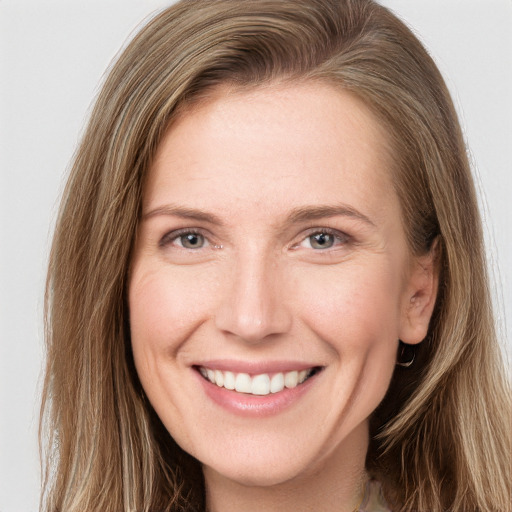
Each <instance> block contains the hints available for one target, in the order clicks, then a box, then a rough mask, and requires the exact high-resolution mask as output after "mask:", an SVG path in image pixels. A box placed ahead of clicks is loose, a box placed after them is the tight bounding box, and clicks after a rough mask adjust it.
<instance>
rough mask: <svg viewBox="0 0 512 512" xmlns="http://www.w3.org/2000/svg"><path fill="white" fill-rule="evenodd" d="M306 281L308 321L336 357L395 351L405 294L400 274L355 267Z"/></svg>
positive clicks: (303, 287)
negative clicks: (331, 348)
mask: <svg viewBox="0 0 512 512" xmlns="http://www.w3.org/2000/svg"><path fill="white" fill-rule="evenodd" d="M397 270H398V269H397ZM305 276H306V277H303V278H301V283H300V286H299V287H298V288H299V289H298V293H297V297H301V298H302V299H301V300H302V301H303V304H302V307H303V311H304V318H305V319H306V322H307V323H308V324H309V325H310V327H311V328H313V329H314V330H315V331H316V333H317V334H318V335H319V336H320V337H321V338H322V339H324V340H327V341H328V342H329V343H330V344H331V345H332V346H333V347H334V348H335V349H336V350H337V351H342V352H352V351H356V352H359V353H362V352H364V350H365V349H366V350H369V349H371V348H372V347H375V348H380V349H382V348H384V347H388V349H390V347H395V346H396V342H397V339H398V332H399V327H400V318H401V304H402V288H403V282H402V279H401V277H400V272H399V271H395V269H394V268H389V266H387V265H373V266H372V265H370V264H368V265H364V264H358V265H356V264H354V265H346V266H345V267H343V266H340V267H339V268H335V269H332V270H331V271H330V272H323V273H320V272H318V273H309V274H305Z"/></svg>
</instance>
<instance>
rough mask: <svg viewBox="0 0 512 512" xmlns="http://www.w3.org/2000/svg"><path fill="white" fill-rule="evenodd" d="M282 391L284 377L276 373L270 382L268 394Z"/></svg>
mask: <svg viewBox="0 0 512 512" xmlns="http://www.w3.org/2000/svg"><path fill="white" fill-rule="evenodd" d="M283 389H284V375H283V374H282V373H276V374H275V375H274V376H273V377H272V379H271V380H270V392H271V393H278V392H279V391H283Z"/></svg>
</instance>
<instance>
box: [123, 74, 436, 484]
mask: <svg viewBox="0 0 512 512" xmlns="http://www.w3.org/2000/svg"><path fill="white" fill-rule="evenodd" d="M390 167H391V158H390V155H389V154H388V146H387V144H386V138H385V136H384V134H383V130H382V129H381V128H380V126H379V124H378V123H377V121H376V120H375V118H374V117H373V116H372V114H371V113H370V112H369V111H368V110H367V109H366V108H365V107H364V105H363V104H362V103H360V102H359V101H358V100H357V99H355V98H354V97H352V96H350V95H349V94H348V93H344V92H340V91H338V90H337V89H334V88H332V87H330V86H328V85H321V84H302V85H294V86H286V87H285V86H277V85H275V86H268V87H265V88H263V87H261V88H257V89H254V90H251V91H249V92H248V91H245V92H242V91H228V89H223V90H220V91H218V94H216V95H215V97H212V98H211V99H210V100H209V101H208V102H206V103H203V104H201V105H199V106H196V107H194V108H192V109H190V110H189V111H186V112H185V113H184V114H183V115H181V117H180V118H179V119H178V120H177V121H176V122H175V123H174V124H173V125H172V127H171V128H170V129H169V131H168V132H167V134H166V135H165V137H164V138H163V140H162V142H161V145H160V147H159V149H158V152H157V155H156V158H155V160H154V163H153V165H152V167H151V169H150V172H149V178H148V182H147V184H146V188H145V193H144V200H143V217H142V221H141V223H140V227H139V231H138V237H137V242H136V247H135V251H134V256H133V261H132V266H131V274H130V284H129V308H130V326H131V339H132V346H133V355H134V359H135V364H136V368H137V372H138V375H139V377H140V380H141V382H142V385H143V387H144V390H145V392H146V393H147V396H148V398H149V400H150V401H151V404H152V405H153V407H154V409H155V410H156V412H157V414H158V415H159V417H160V418H161V420H162V422H163V423H164V425H165V426H166V428H167V429H168V430H169V432H170V433H171V435H172V436H173V438H174V439H175V440H176V441H177V442H178V444H179V445H180V446H181V447H182V448H183V449H184V450H185V451H187V452H189V453H190V454H192V455H193V456H194V457H196V458H197V459H198V460H199V461H200V462H201V463H202V464H203V467H204V470H205V473H206V474H207V475H208V474H215V475H218V476H219V475H220V476H221V477H223V478H228V479H232V480H235V481H237V482H241V483H245V484H255V485H271V484H276V483H279V482H284V481H288V480H290V479H293V478H299V477H300V476H304V475H307V474H308V473H312V472H316V471H319V470H321V468H322V467H323V466H325V465H328V464H330V463H332V462H333V461H336V460H338V458H343V457H345V458H346V457H356V456H357V457H359V458H361V457H362V458H363V460H364V453H365V451H366V448H367V424H368V417H369V415H370V414H371V413H372V411H373V410H374V409H375V408H376V407H377V405H378V404H379V402H380V401H381V400H382V398H383V397H384V394H385V393H386V390H387V388H388V385H389V382H390V379H391V375H392V373H393V370H394V367H395V360H396V350H397V343H398V339H399V338H400V339H402V340H404V341H405V342H409V343H416V342H419V341H421V339H423V337H424V335H425V333H426V328H427V325H428V318H429V316H430V309H431V308H430V306H429V307H427V306H425V307H424V304H425V303H426V302H427V298H428V297H427V295H428V293H427V292H428V289H429V286H430V287H431V288H432V279H431V278H430V273H429V272H428V267H427V266H426V265H427V264H426V263H425V262H420V261H418V260H417V259H414V258H412V257H411V256H410V255H409V252H408V248H407V244H406V238H405V234H404V229H403V226H402V222H401V215H400V205H399V201H398V198H397V195H396V193H395V191H394V189H393V186H392V181H391V176H390ZM431 302H432V301H431ZM233 387H235V389H233Z"/></svg>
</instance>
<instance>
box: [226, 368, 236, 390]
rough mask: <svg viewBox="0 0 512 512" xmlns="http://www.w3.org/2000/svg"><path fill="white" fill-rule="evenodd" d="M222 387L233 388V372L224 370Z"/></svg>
mask: <svg viewBox="0 0 512 512" xmlns="http://www.w3.org/2000/svg"><path fill="white" fill-rule="evenodd" d="M224 387H225V388H226V389H235V374H234V373H233V372H224Z"/></svg>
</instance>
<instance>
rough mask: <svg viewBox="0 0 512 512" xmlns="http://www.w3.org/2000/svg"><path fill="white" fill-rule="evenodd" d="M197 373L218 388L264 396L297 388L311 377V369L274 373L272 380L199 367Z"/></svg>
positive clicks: (265, 377)
mask: <svg viewBox="0 0 512 512" xmlns="http://www.w3.org/2000/svg"><path fill="white" fill-rule="evenodd" d="M199 372H200V373H201V375H202V376H203V377H204V378H205V379H208V380H209V381H210V382H211V383H212V384H215V385H217V386H218V387H220V388H222V387H223V388H225V389H229V390H236V391H238V392H239V393H248V394H252V395H259V396H264V395H268V394H270V393H279V392H280V391H283V389H284V388H288V389H291V388H295V387H297V386H298V385H299V384H302V383H303V382H304V381H306V380H307V379H308V377H310V376H311V374H312V373H313V369H312V368H310V369H309V370H301V371H297V370H293V371H291V372H286V373H282V372H280V373H275V374H274V375H273V376H272V378H271V377H270V375H268V374H267V373H262V374H260V375H255V376H254V377H251V376H250V375H249V374H248V373H234V372H229V371H226V372H224V371H221V370H212V369H210V368H205V367H204V366H200V367H199Z"/></svg>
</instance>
